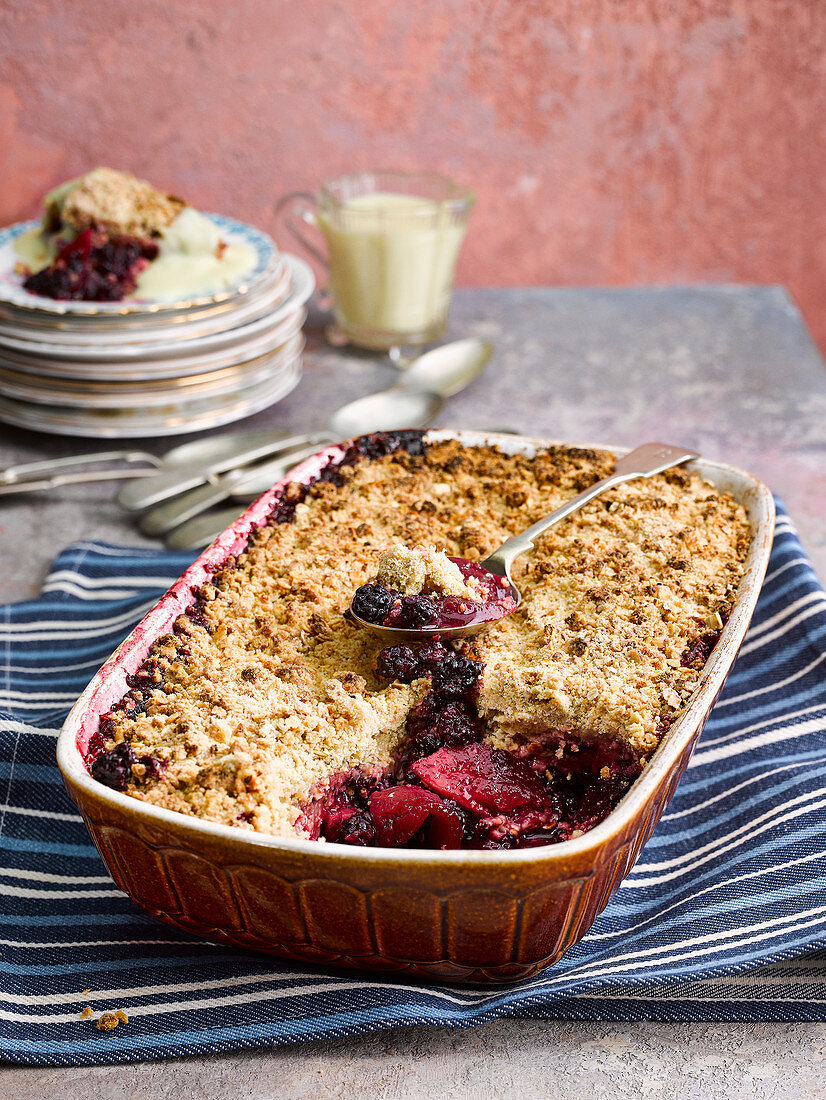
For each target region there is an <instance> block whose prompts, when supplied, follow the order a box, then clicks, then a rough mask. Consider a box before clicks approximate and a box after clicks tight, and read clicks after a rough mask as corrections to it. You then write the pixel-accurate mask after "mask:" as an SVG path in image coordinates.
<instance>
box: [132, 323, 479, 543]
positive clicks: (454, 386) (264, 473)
mask: <svg viewBox="0 0 826 1100" xmlns="http://www.w3.org/2000/svg"><path fill="white" fill-rule="evenodd" d="M492 354H493V345H492V344H491V343H490V341H488V340H479V339H477V338H476V337H469V338H467V339H464V340H454V341H452V342H451V343H449V344H442V345H441V347H437V348H433V349H432V350H431V351H427V352H425V353H424V354H423V355H420V356H419V357H418V359H415V360H414V361H413V362H412V363H411V364H410V366H409V367H408V368H407V370H406V371H405V373H404V374H403V375H401V376H400V378H399V380H398V381H397V382H396V384H395V385H393V386H391V387H390V388H389V389H387V390H382V391H381V392H380V393H371V394H369V395H368V396H367V397H360V398H358V399H357V400H355V401H351V402H350V403H349V404H347V405H344V406H343V407H342V408H340V409H338V410H337V411H336V412H334V413H333V415H332V416H331V417H330V421H329V425H328V430H327V431H324V432H319V433H316V434H315V435H313V436H310V437H307V438H305V439H300V438H299V437H297V438H296V446H295V447H293V448H291V449H290V450H289V452H287V453H284V454H279V456H278V457H277V458H275V459H273V460H271V461H270V462H266V463H263V464H261V465H260V466H257V467H254V468H251V469H250V468H247V469H243V470H232V471H230V472H229V473H227V474H224V475H223V477H220V478H214V479H212V481H211V483H210V484H207V485H201V486H199V487H198V488H195V489H191V490H190V491H188V492H186V493H181V494H180V495H177V496H175V498H174V499H172V500H167V501H164V502H163V503H159V504H157V505H156V506H155V507H153V508H150V509H149V510H148V511H147V512H145V513H144V514H143V515H142V516H141V518H140V520H139V521H138V526H139V527H140V529H141V531H143V533H144V534H145V535H165V534H167V533H168V532H173V534H171V535H169V537H168V538H167V539H166V545H167V546H169V547H171V548H172V549H176V550H189V549H197V548H198V547H199V546H206V545H207V544H208V543H209V542H210V541H211V539H212V538H214V537H215V535H217V534H220V532H221V531H223V529H224V528H225V527H226V526H227V524H228V523H231V522H232V520H233V519H235V518H236V517H237V514H238V510H237V509H235V511H234V512H232V511H231V510H230V509H227V510H225V511H222V512H220V513H216V514H210V515H208V516H204V517H201V513H203V512H206V511H207V510H208V509H209V508H212V507H213V506H214V505H216V504H220V503H221V502H222V501H224V500H226V499H227V498H228V497H232V498H233V499H236V500H247V501H249V500H255V499H256V498H257V497H259V496H260V495H261V493H264V492H266V491H267V489H269V488H270V487H271V486H272V485H274V484H275V483H276V482H277V481H280V480H281V478H283V477H285V476H286V475H287V473H289V471H290V470H291V469H292V467H293V466H295V465H297V463H299V462H300V461H301V460H302V459H303V458H308V457H309V456H310V455H312V454H315V452H316V451H317V450H318V449H319V447H320V446H323V444H324V443H335V442H337V441H338V440H341V439H350V438H352V437H354V436H359V435H365V434H367V433H368V432H379V431H393V430H395V429H398V428H425V427H427V426H428V425H429V424H430V423H432V421H433V420H435V418H436V417H437V416H438V414H439V411H440V410H441V408H442V406H443V405H444V403H445V399H446V398H448V397H452V396H453V394H456V393H459V391H460V390H463V389H464V388H465V386H468V385H469V384H470V383H471V382H472V381H473V379H474V378H476V376H477V375H478V374H479V372H480V371H481V370H482V368H483V367H484V366H485V364H486V363H487V361H488V360H489V359H490V357H491V355H492ZM141 488H143V486H141ZM122 496H123V494H121V497H120V498H119V499H122ZM227 517H229V518H227ZM199 519H200V520H201V522H198V520H199ZM190 524H194V525H195V526H190ZM176 529H177V530H176Z"/></svg>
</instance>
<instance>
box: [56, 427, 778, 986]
mask: <svg viewBox="0 0 826 1100" xmlns="http://www.w3.org/2000/svg"><path fill="white" fill-rule="evenodd" d="M426 438H430V439H445V438H455V439H457V440H459V441H460V442H461V443H465V444H468V445H472V444H482V443H495V444H497V445H498V446H500V447H502V448H503V449H504V450H507V451H511V452H513V451H516V450H519V451H522V452H523V453H527V454H531V453H533V452H534V451H535V450H536V449H537V448H538V447H542V446H547V445H549V443H550V442H551V441H548V440H538V439H528V438H525V437H521V436H510V435H495V434H489V433H481V432H471V431H456V432H449V431H438V432H430V433H429V434H428V436H426ZM572 445H576V446H582V444H572ZM588 446H591V445H590V444H588ZM606 449H607V450H610V451H612V452H613V453H615V454H619V453H622V452H623V451H624V449H623V448H614V447H608V448H606ZM342 454H343V451H342V448H341V447H338V446H336V447H328V448H327V449H326V450H324V451H321V452H319V454H318V455H316V456H314V457H313V458H311V459H310V460H308V461H306V462H303V463H302V464H301V465H300V466H299V467H297V468H296V470H295V471H293V473H292V474H291V476H290V478H289V479H286V480H291V481H296V480H297V481H304V480H308V479H310V478H312V477H314V476H315V475H316V474H317V473H318V471H319V469H320V468H321V467H322V466H323V465H324V464H325V462H326V461H327V460H328V459H330V458H333V459H335V458H336V457H340V456H341V455H342ZM693 465H694V468H695V469H697V470H698V471H699V472H700V473H701V474H702V475H703V476H705V477H707V478H708V480H709V481H710V482H712V483H713V484H714V485H715V487H717V488H718V489H720V490H723V491H726V492H729V493H731V494H732V495H733V496H734V497H735V498H736V499H737V500H738V501H740V502H741V503H742V504H743V505H744V507H745V509H746V511H747V514H748V516H749V520H750V522H751V526H752V534H753V538H752V543H751V547H750V550H749V553H748V557H747V560H746V568H745V574H744V577H743V580H742V582H741V584H740V587H739V589H738V592H737V596H736V600H735V603H734V607H733V609H732V612H731V615H730V617H729V620H728V622H727V623H726V626H725V628H724V630H723V632H722V635H721V637H720V640H719V642H718V643H717V645H716V646H715V648H714V651H713V653H712V655H711V657H710V659H709V661H708V664H707V665H706V668H705V670H704V672H703V674H702V676H701V679H700V681H699V684H698V686H697V689H696V691H695V693H694V696H693V698H692V699H691V700H690V703H689V705H688V707H687V708H686V710H685V712H684V713H683V715H682V716H681V717H680V718H679V719H678V721H677V722H675V723H674V725H673V726H672V727H671V729H670V730H669V732H668V733H667V735H666V736H665V737H664V739H663V741H662V744H661V745H660V747H659V749H658V750H657V752H656V753H655V755H654V757H653V758H652V760H651V763H650V764H649V765H648V767H647V768H646V769H645V771H644V772H643V774H642V775H641V776H640V778H639V779H637V780H636V782H635V783H634V784H633V785H632V787H631V788H630V790H629V791H628V793H627V794H626V795H625V797H624V798H623V799H622V801H621V802H620V803H619V805H618V806H617V807H616V809H614V811H613V812H612V813H611V814H610V815H609V816H608V817H607V818H606V819H605V820H604V821H603V822H602V823H601V824H599V825H597V826H596V827H595V828H594V829H592V830H591V831H590V832H587V833H585V834H584V835H583V836H580V837H579V838H577V839H574V840H568V841H565V842H564V843H560V844H556V845H551V846H547V847H542V848H532V849H525V850H521V851H504V852H494V851H466V850H465V851H461V850H460V851H421V850H411V849H398V848H395V849H383V848H357V847H351V846H349V845H339V844H325V843H318V842H317V841H310V840H303V839H300V838H298V837H296V838H295V839H294V840H293V839H283V838H280V837H270V836H266V835H263V834H261V833H253V832H249V831H246V830H244V831H242V830H240V829H234V828H232V827H230V826H225V825H218V824H214V823H213V822H210V821H204V820H200V819H198V818H195V817H189V816H187V815H184V814H179V813H175V812H173V811H170V810H167V809H164V808H161V807H157V806H152V805H149V804H147V803H144V802H140V801H138V800H137V799H134V798H131V797H129V796H128V795H126V794H122V793H120V792H118V791H115V790H111V789H110V788H108V787H105V786H103V785H101V784H100V783H97V782H96V781H95V780H93V779H92V777H91V776H90V775H89V773H88V771H87V769H86V767H85V765H84V752H85V750H86V747H87V745H88V741H89V737H90V736H91V734H92V733H93V732H94V730H95V729H96V728H97V723H98V719H99V717H100V716H101V715H102V714H104V713H106V711H107V710H108V709H109V708H110V706H111V705H112V704H113V703H114V702H116V701H117V700H118V699H120V698H121V697H122V696H123V694H124V693H125V691H126V690H127V684H126V677H127V676H128V675H129V674H130V673H132V672H134V671H135V670H136V669H137V667H138V665H139V664H140V663H141V661H142V660H143V658H144V657H145V656H146V654H147V651H148V650H149V647H150V646H151V645H152V643H153V642H154V641H155V639H156V638H158V637H159V636H160V635H162V634H165V633H167V632H168V631H169V629H170V627H171V626H172V624H173V622H174V620H175V619H176V618H177V617H178V615H179V614H180V613H181V612H182V611H183V610H184V609H185V608H187V607H188V606H189V604H190V603H191V602H192V600H193V598H194V597H193V588H196V589H197V587H198V586H200V585H201V584H202V583H203V582H204V581H205V580H206V579H207V578H208V577H209V576H211V575H212V573H214V572H215V570H216V569H217V568H218V567H220V565H221V564H222V563H223V562H224V561H225V560H226V559H227V558H228V557H229V556H230V555H232V554H235V553H237V552H238V551H239V550H241V549H242V548H243V547H244V545H245V543H246V540H247V537H248V535H249V533H250V531H251V530H252V529H253V528H255V527H257V526H259V525H260V524H261V523H263V522H264V521H265V519H266V516H267V515H268V514H269V512H270V510H271V507H272V505H273V501H274V499H275V496H276V493H277V491H278V489H279V486H276V487H274V488H273V489H272V490H270V491H269V492H268V493H266V494H264V496H263V497H261V499H260V500H258V501H257V502H256V503H255V504H253V505H252V507H250V508H249V509H248V510H247V512H246V513H245V514H244V515H243V516H242V517H241V518H240V519H239V520H238V521H237V522H236V523H234V524H233V525H232V527H230V528H229V529H228V530H227V531H225V532H224V533H223V534H222V535H221V536H220V537H219V538H218V539H217V540H216V542H215V543H214V544H213V545H212V546H211V547H209V549H207V550H206V551H204V553H203V554H202V555H201V556H200V557H199V558H198V560H197V561H196V562H195V563H194V564H193V565H192V566H191V567H190V568H189V569H188V570H187V572H186V573H185V574H184V576H183V577H182V578H181V579H180V580H179V581H178V582H177V583H176V584H174V585H173V586H172V588H170V590H169V591H168V592H167V593H166V594H165V595H164V596H163V597H162V599H161V600H160V602H159V603H158V604H157V606H156V607H155V608H153V610H152V611H150V612H149V614H148V615H146V617H145V618H144V619H143V621H142V622H141V623H140V624H139V625H138V626H137V627H136V628H135V630H134V631H133V632H132V634H131V635H130V636H129V638H127V639H126V641H125V642H124V643H123V645H121V646H120V648H119V649H118V650H117V652H116V653H115V654H114V655H113V656H112V657H111V658H110V659H109V661H107V662H106V664H105V665H104V666H103V668H102V669H101V671H100V672H99V673H98V675H97V676H96V677H95V678H94V680H93V681H92V682H91V683H90V684H89V686H88V688H87V689H86V691H85V692H84V693H83V695H82V696H81V698H80V699H79V700H78V702H77V704H76V706H75V707H74V709H73V710H72V712H71V714H70V715H69V717H68V718H67V720H66V723H65V725H64V727H63V730H62V733H61V735H60V739H59V742H58V763H59V765H60V769H61V771H62V773H63V778H64V781H65V783H66V786H67V788H68V790H69V792H70V794H71V795H72V797H73V798H74V800H75V801H76V802H77V804H78V806H79V807H80V810H81V813H82V814H83V817H84V819H85V821H86V824H87V825H88V827H89V831H90V833H91V835H92V838H93V840H94V842H95V844H96V845H97V848H98V850H99V852H100V854H101V856H102V857H103V860H104V862H105V863H106V866H107V867H108V869H109V871H110V873H111V875H112V877H113V878H114V880H115V882H116V883H117V885H118V886H119V887H120V888H121V889H123V890H125V891H126V893H128V894H129V895H130V897H131V898H132V899H133V900H134V901H135V902H136V903H137V904H138V905H139V906H141V908H143V909H145V910H146V911H147V912H148V913H151V914H152V916H154V917H157V918H158V919H159V920H162V921H165V922H166V923H167V924H170V925H172V926H174V927H175V928H179V929H182V930H183V931H185V932H190V933H193V934H195V935H197V936H203V937H205V938H207V939H209V940H214V941H220V942H225V943H231V944H235V945H237V946H239V947H245V948H252V949H253V950H256V951H264V952H269V953H272V954H275V955H280V956H283V957H285V958H289V959H296V960H304V961H309V962H313V963H323V964H331V965H335V966H347V967H368V968H372V969H375V970H384V971H391V972H398V973H403V974H406V975H419V976H425V977H433V978H438V979H440V980H445V979H448V980H455V981H468V982H495V981H512V980H514V979H518V978H525V977H527V976H529V975H531V974H533V973H535V972H536V971H538V970H541V969H542V968H544V967H547V966H550V965H551V964H552V963H553V962H555V961H556V960H557V959H558V958H559V957H560V956H561V955H562V954H563V952H564V951H566V950H567V949H568V948H569V947H571V946H572V945H573V944H574V943H576V942H577V941H578V940H579V939H581V938H582V936H584V935H585V933H586V932H587V931H588V929H589V928H590V926H591V924H592V922H593V921H594V919H595V917H596V916H597V915H598V914H599V913H600V911H601V910H602V909H603V908H604V906H605V904H606V903H607V901H608V899H609V898H610V897H611V894H612V892H613V891H614V890H615V889H616V887H617V886H618V884H619V882H620V881H621V880H622V878H623V876H624V875H626V874H627V872H628V871H629V870H630V868H631V866H632V865H633V863H634V861H635V860H636V858H637V856H638V854H639V852H640V849H641V848H642V846H643V845H644V844H645V842H646V840H647V839H648V837H649V836H650V834H651V832H652V830H653V828H654V826H655V825H656V823H657V821H658V820H659V817H660V815H661V813H662V812H663V810H664V809H665V807H666V806H667V804H668V801H669V799H670V798H671V795H672V794H673V792H674V788H675V787H676V785H677V782H678V781H679V779H680V776H681V775H682V773H683V771H684V769H685V767H686V764H687V763H688V760H689V757H690V756H691V752H692V750H693V748H694V745H695V743H696V741H697V738H698V736H699V734H700V732H701V730H702V728H703V726H704V725H705V722H706V719H707V718H708V715H709V712H710V711H711V708H712V706H713V705H714V702H715V700H716V699H717V696H718V695H719V693H720V690H721V688H722V686H723V683H724V682H725V679H726V676H727V674H728V672H729V670H730V669H731V666H732V664H733V662H734V659H735V656H736V655H737V651H738V649H739V647H740V645H741V643H742V640H743V636H744V635H745V633H746V629H747V627H748V624H749V620H750V618H751V615H752V612H753V610H754V606H755V603H756V602H757V596H758V593H759V591H760V585H761V583H762V580H763V575H764V573H765V569H766V565H767V562H768V557H769V551H770V549H771V541H772V534H773V528H774V523H773V520H774V505H773V501H772V497H771V494H770V493H769V491H768V489H767V488H766V487H765V486H764V485H763V484H762V483H760V482H759V481H757V480H756V479H755V478H753V477H752V476H751V475H749V474H747V473H744V472H743V471H740V470H736V469H734V468H732V467H730V466H725V465H722V464H720V463H715V462H704V461H699V462H697V463H694V464H693Z"/></svg>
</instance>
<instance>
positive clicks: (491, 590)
mask: <svg viewBox="0 0 826 1100" xmlns="http://www.w3.org/2000/svg"><path fill="white" fill-rule="evenodd" d="M449 560H450V561H452V562H453V563H454V565H457V566H458V567H459V569H460V571H461V573H462V576H463V577H464V578H465V580H468V579H471V578H472V579H473V580H475V581H476V582H477V583H478V587H479V589H480V590H481V593H482V594H481V596H480V598H479V599H478V600H469V599H466V598H464V597H461V596H438V595H429V596H425V595H421V594H420V595H416V596H400V595H399V593H398V592H395V591H394V590H393V589H392V588H386V587H385V586H384V585H380V584H376V583H375V582H374V581H371V582H369V583H368V584H363V585H362V586H361V587H360V588H357V589H356V592H355V595H354V596H353V602H352V608H353V611H354V612H355V614H356V615H358V617H359V618H360V619H364V621H365V622H368V623H376V624H377V625H379V626H390V627H400V628H402V629H404V630H425V629H426V630H449V629H450V628H451V627H460V626H471V625H473V624H474V623H488V622H495V621H496V620H497V619H501V618H503V617H504V616H505V615H509V614H510V612H511V611H513V610H515V608H516V600H515V598H514V596H513V592H512V590H511V587H510V585H509V584H508V582H507V581H506V580H505V579H504V577H498V576H496V574H495V573H489V572H488V571H487V570H486V569H483V568H482V566H481V565H479V564H478V562H474V561H468V560H467V559H466V558H450V559H449ZM379 592H382V593H384V594H385V595H384V596H383V597H379V596H378V593H379ZM388 600H389V603H388ZM362 609H363V611H364V612H366V614H363V613H362Z"/></svg>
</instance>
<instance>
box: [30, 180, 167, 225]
mask: <svg viewBox="0 0 826 1100" xmlns="http://www.w3.org/2000/svg"><path fill="white" fill-rule="evenodd" d="M185 206H186V203H185V202H184V200H183V199H179V198H178V197H177V196H175V195H169V194H166V193H164V192H163V191H158V190H157V189H156V188H155V187H153V186H152V184H151V183H148V182H147V181H146V180H142V179H138V178H137V177H136V176H133V175H132V174H131V173H129V172H118V171H116V170H115V169H114V168H95V169H94V171H92V172H87V173H86V175H85V176H81V177H80V178H79V179H76V180H72V181H70V182H69V183H68V184H64V185H63V186H62V187H59V188H57V189H56V190H55V191H52V192H51V194H50V195H48V196H47V197H46V215H45V228H46V229H47V230H52V229H54V228H56V227H57V226H59V225H61V224H62V225H65V226H71V227H72V228H73V229H76V230H77V231H78V232H82V231H83V230H84V229H91V228H93V227H98V228H103V229H106V230H107V231H108V232H109V233H112V234H115V235H118V236H125V237H141V238H147V237H154V236H157V234H158V233H159V232H160V231H161V229H163V228H165V227H166V226H168V225H170V224H171V223H172V222H173V221H174V220H175V218H176V217H177V216H178V214H180V212H181V211H182V210H183V209H184V207H185Z"/></svg>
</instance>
